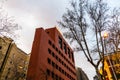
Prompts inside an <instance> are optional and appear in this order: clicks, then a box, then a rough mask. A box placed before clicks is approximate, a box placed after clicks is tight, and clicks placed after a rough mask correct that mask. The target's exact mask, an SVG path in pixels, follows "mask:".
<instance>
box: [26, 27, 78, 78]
mask: <svg viewBox="0 0 120 80" xmlns="http://www.w3.org/2000/svg"><path fill="white" fill-rule="evenodd" d="M27 80H76V69H75V64H74V56H73V51H72V49H71V48H70V46H69V45H68V44H67V42H66V41H65V40H64V39H63V36H62V35H61V34H60V32H59V31H58V29H57V28H56V27H54V28H49V29H46V30H44V29H43V28H37V29H36V33H35V37H34V42H33V46H32V51H31V57H30V62H29V66H28V74H27Z"/></svg>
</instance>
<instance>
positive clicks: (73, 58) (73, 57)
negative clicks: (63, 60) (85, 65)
mask: <svg viewBox="0 0 120 80" xmlns="http://www.w3.org/2000/svg"><path fill="white" fill-rule="evenodd" d="M71 55H72V61H73V62H74V56H73V53H72V52H71Z"/></svg>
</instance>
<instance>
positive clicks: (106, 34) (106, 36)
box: [102, 32, 117, 80]
mask: <svg viewBox="0 0 120 80" xmlns="http://www.w3.org/2000/svg"><path fill="white" fill-rule="evenodd" d="M103 37H104V48H105V53H106V56H107V58H108V62H109V64H110V67H111V70H112V72H113V76H114V78H115V80H117V77H116V74H115V72H114V69H113V66H112V63H111V61H110V57H109V55H108V54H107V48H106V39H107V38H108V33H107V32H105V33H104V35H103ZM102 70H103V75H104V73H105V71H104V54H103V68H102ZM104 78H105V77H104Z"/></svg>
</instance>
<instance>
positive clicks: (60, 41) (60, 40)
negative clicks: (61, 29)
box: [58, 37, 62, 49]
mask: <svg viewBox="0 0 120 80" xmlns="http://www.w3.org/2000/svg"><path fill="white" fill-rule="evenodd" d="M58 42H59V47H60V48H61V49H62V38H60V37H59V40H58Z"/></svg>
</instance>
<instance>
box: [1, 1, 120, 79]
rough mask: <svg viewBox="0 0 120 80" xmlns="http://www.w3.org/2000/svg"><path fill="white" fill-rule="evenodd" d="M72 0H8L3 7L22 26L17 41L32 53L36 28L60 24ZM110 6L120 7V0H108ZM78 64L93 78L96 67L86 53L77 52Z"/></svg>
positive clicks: (76, 59)
mask: <svg viewBox="0 0 120 80" xmlns="http://www.w3.org/2000/svg"><path fill="white" fill-rule="evenodd" d="M69 1H70V0H7V1H6V2H4V3H3V4H2V5H3V8H4V9H5V11H6V12H7V13H8V15H9V16H14V19H15V21H16V22H17V23H18V24H19V25H20V26H22V30H20V31H18V33H19V35H20V37H19V38H18V39H17V40H16V41H15V42H16V43H17V45H18V46H19V47H20V48H21V49H22V50H23V51H25V52H27V53H30V50H31V47H32V41H33V38H34V32H35V28H38V27H43V28H48V27H54V26H58V24H57V21H59V20H60V19H61V16H62V14H63V13H64V12H65V11H66V8H67V7H69V6H70V5H69ZM106 1H107V2H108V3H109V6H110V7H118V6H119V7H120V1H119V0H106ZM75 61H76V66H79V67H81V68H82V69H83V70H84V71H85V72H86V73H87V75H88V77H89V79H90V80H93V76H94V75H95V71H94V68H92V67H91V65H90V64H89V63H88V62H87V61H86V59H85V57H84V55H82V54H79V53H75Z"/></svg>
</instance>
